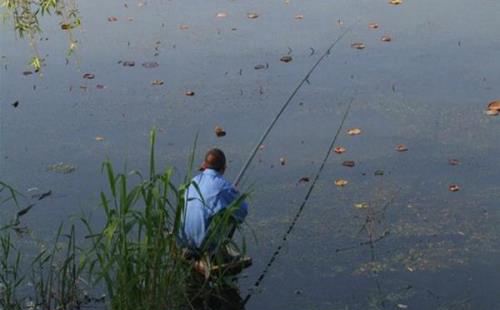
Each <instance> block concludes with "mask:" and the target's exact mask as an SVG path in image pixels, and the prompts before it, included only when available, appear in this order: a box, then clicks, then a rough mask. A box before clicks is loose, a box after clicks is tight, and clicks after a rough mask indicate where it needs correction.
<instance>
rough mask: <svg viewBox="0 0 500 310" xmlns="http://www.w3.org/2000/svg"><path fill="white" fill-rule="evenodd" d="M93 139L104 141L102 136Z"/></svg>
mask: <svg viewBox="0 0 500 310" xmlns="http://www.w3.org/2000/svg"><path fill="white" fill-rule="evenodd" d="M95 140H96V141H99V142H101V141H104V137H101V136H96V137H95Z"/></svg>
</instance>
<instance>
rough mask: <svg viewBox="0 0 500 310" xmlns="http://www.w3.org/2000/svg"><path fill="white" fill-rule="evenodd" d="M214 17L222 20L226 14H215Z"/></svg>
mask: <svg viewBox="0 0 500 310" xmlns="http://www.w3.org/2000/svg"><path fill="white" fill-rule="evenodd" d="M215 17H218V18H224V17H227V13H226V12H219V13H217V14H215Z"/></svg>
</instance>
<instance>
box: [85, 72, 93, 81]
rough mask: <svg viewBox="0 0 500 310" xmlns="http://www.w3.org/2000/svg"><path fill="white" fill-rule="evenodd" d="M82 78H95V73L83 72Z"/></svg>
mask: <svg viewBox="0 0 500 310" xmlns="http://www.w3.org/2000/svg"><path fill="white" fill-rule="evenodd" d="M83 78H84V79H87V80H93V79H94V78H95V75H94V74H92V73H85V74H84V75H83Z"/></svg>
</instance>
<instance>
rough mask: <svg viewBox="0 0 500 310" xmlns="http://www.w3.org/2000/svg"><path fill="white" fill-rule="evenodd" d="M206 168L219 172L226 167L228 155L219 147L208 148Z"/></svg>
mask: <svg viewBox="0 0 500 310" xmlns="http://www.w3.org/2000/svg"><path fill="white" fill-rule="evenodd" d="M205 168H208V169H214V170H216V171H219V172H221V171H223V170H224V169H226V155H224V152H223V151H221V150H219V149H217V148H213V149H210V150H208V152H207V154H205Z"/></svg>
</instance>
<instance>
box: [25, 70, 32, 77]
mask: <svg viewBox="0 0 500 310" xmlns="http://www.w3.org/2000/svg"><path fill="white" fill-rule="evenodd" d="M32 74H33V72H31V71H24V72H23V75H25V76H26V75H32Z"/></svg>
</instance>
